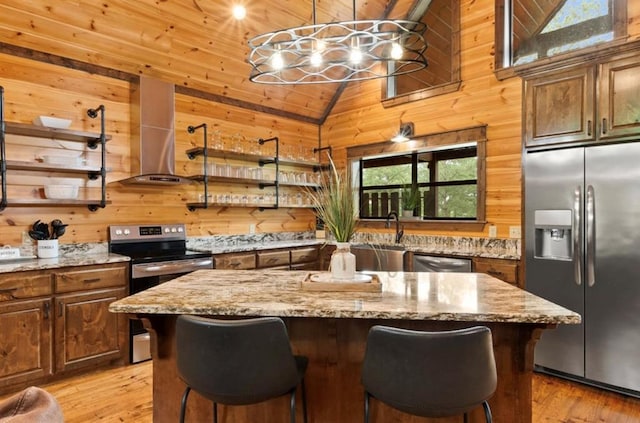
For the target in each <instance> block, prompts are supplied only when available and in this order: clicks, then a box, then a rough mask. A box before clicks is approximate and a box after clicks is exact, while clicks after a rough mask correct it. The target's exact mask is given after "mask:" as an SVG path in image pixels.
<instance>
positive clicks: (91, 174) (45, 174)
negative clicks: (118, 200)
mask: <svg viewBox="0 0 640 423" xmlns="http://www.w3.org/2000/svg"><path fill="white" fill-rule="evenodd" d="M0 101H2V102H4V99H0ZM0 107H1V105H0ZM98 111H100V112H102V113H104V108H103V106H100V108H98V109H89V110H88V111H87V114H88V116H89V117H91V118H95V117H97V116H98V113H97V112H98ZM0 118H2V119H4V116H0ZM0 132H2V133H1V134H0V149H1V150H2V151H3V157H2V160H5V158H4V152H5V150H9V153H7V156H10V155H11V151H10V150H11V148H7V147H9V146H11V145H14V146H19V148H20V149H24V148H25V145H24V142H23V139H18V140H17V141H15V142H8V141H9V140H8V139H7V138H10V137H14V136H15V137H29V138H34V139H35V138H37V139H41V140H55V141H62V142H56V143H51V145H50V146H47V148H49V149H51V150H53V151H55V150H58V151H60V152H59V153H58V154H59V155H60V157H62V158H65V156H68V155H69V151H68V150H63V149H59V148H57V147H59V145H61V144H62V145H64V144H65V143H66V142H73V143H83V144H86V145H87V148H89V149H90V150H95V149H97V147H98V146H100V148H101V151H100V164H99V165H85V164H83V163H82V162H81V161H75V162H74V161H69V162H68V163H66V162H61V163H57V162H53V163H48V162H46V161H44V160H43V162H38V161H33V159H30V160H28V161H26V160H6V161H5V162H3V163H2V166H0V179H2V181H3V182H4V181H6V180H7V173H8V172H13V171H15V172H16V173H17V172H22V174H23V175H22V178H21V180H23V181H24V180H25V178H24V174H28V175H29V179H30V178H31V177H32V176H33V177H34V181H36V182H37V183H38V184H40V183H42V185H47V184H49V183H51V182H50V177H51V176H52V175H56V174H59V175H57V176H59V177H64V178H65V179H67V178H68V180H69V181H71V182H65V183H64V185H74V186H75V188H76V189H78V190H79V191H80V199H75V198H73V199H71V198H69V199H66V198H64V199H51V198H36V197H34V196H33V192H39V191H40V187H39V186H37V185H35V182H34V186H35V187H36V188H37V189H30V190H29V191H26V192H27V193H31V194H30V195H31V197H29V196H28V195H24V196H22V195H15V193H18V194H25V192H23V189H21V188H18V187H17V186H16V185H23V183H20V184H13V183H11V184H10V188H14V190H13V191H11V192H12V193H14V196H12V198H9V194H8V193H9V191H8V189H7V186H6V184H3V186H2V192H1V193H0V210H3V209H4V208H5V207H7V206H18V207H24V206H30V207H33V206H48V207H52V206H56V207H57V206H60V207H62V206H69V205H77V206H87V207H88V208H89V210H91V211H95V210H97V209H98V208H104V207H105V206H106V205H107V204H108V203H109V201H107V199H106V190H105V187H106V174H107V169H106V163H105V158H106V142H107V140H109V139H110V138H111V137H110V136H107V135H106V134H105V128H104V119H103V120H102V124H101V132H100V133H99V134H96V133H91V132H83V131H75V130H68V129H58V128H48V127H43V126H37V125H28V124H24V123H16V122H5V121H4V120H3V121H2V122H1V124H0ZM7 135H8V136H9V137H6V136H7ZM45 142H49V141H45ZM43 146H44V144H41V143H39V142H38V143H36V145H35V148H36V151H40V150H42V149H43ZM46 157H47V156H45V158H46ZM74 158H75V157H69V159H74ZM16 177H20V174H17V175H16ZM79 177H81V178H79ZM86 179H89V180H97V179H100V187H99V188H97V187H96V188H95V189H94V188H88V187H87V182H86ZM41 181H42V182H41ZM11 185H13V186H11ZM97 191H99V192H100V198H95V199H92V197H97ZM92 192H96V194H94V195H92Z"/></svg>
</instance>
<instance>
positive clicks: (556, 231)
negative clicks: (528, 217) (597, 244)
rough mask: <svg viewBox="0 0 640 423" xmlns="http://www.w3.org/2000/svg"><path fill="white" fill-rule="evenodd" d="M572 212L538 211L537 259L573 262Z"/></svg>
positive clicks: (536, 215) (536, 230)
mask: <svg viewBox="0 0 640 423" xmlns="http://www.w3.org/2000/svg"><path fill="white" fill-rule="evenodd" d="M571 213H572V212H571V210H536V211H535V214H534V228H535V241H536V242H535V257H536V258H543V259H550V260H571V257H572V256H571V253H572V251H571V245H572V243H571V239H572V238H571V232H572V227H571V221H572V219H571Z"/></svg>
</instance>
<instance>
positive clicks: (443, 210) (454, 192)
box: [436, 184, 477, 218]
mask: <svg viewBox="0 0 640 423" xmlns="http://www.w3.org/2000/svg"><path fill="white" fill-rule="evenodd" d="M476 189H477V187H476V185H475V184H474V185H457V186H448V187H439V188H438V189H437V196H438V215H437V216H436V217H439V218H472V217H475V216H476V203H477V195H476Z"/></svg>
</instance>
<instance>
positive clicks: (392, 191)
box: [360, 146, 478, 219]
mask: <svg viewBox="0 0 640 423" xmlns="http://www.w3.org/2000/svg"><path fill="white" fill-rule="evenodd" d="M360 169H361V170H362V172H360V175H361V178H362V179H361V181H360V216H361V217H364V218H376V217H379V218H386V217H387V215H388V214H389V212H391V211H395V212H401V211H402V210H403V209H404V208H405V207H403V206H405V205H406V204H405V203H406V202H407V201H406V200H407V197H408V196H410V193H411V189H413V190H417V191H418V192H419V195H418V198H417V203H416V204H413V207H411V206H409V209H410V210H413V215H414V216H421V217H423V218H425V219H475V218H476V214H477V195H478V194H477V189H478V183H477V172H478V170H477V149H476V147H475V146H472V147H464V148H456V149H447V150H441V151H432V152H410V153H405V154H402V155H397V156H391V157H383V158H365V159H362V160H361V161H360Z"/></svg>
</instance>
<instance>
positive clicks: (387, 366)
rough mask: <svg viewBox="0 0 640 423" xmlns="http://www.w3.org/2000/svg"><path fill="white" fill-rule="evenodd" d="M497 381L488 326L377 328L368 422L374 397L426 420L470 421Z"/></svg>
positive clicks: (368, 377)
mask: <svg viewBox="0 0 640 423" xmlns="http://www.w3.org/2000/svg"><path fill="white" fill-rule="evenodd" d="M496 383H497V375H496V364H495V358H494V355H493V345H492V337H491V331H490V330H489V328H487V327H484V326H476V327H471V328H467V329H460V330H452V331H443V332H423V331H414V330H407V329H398V328H392V327H388V326H374V327H372V328H371V330H370V331H369V335H368V338H367V347H366V352H365V358H364V363H363V367H362V384H363V385H364V389H365V402H364V413H365V417H364V421H365V423H368V422H369V413H370V410H369V401H370V397H373V398H376V399H377V400H379V401H381V402H383V403H385V404H387V405H389V406H391V407H393V408H395V409H397V410H400V411H403V412H405V413H408V414H412V415H416V416H422V417H447V416H455V415H464V421H465V422H467V421H468V414H467V413H468V412H470V411H471V410H473V409H474V408H476V407H478V406H480V405H482V406H483V408H484V411H485V418H486V420H487V423H491V421H492V418H491V409H490V407H489V404H488V403H487V400H488V399H489V398H490V397H491V396H492V395H493V393H494V392H495V389H496Z"/></svg>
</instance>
